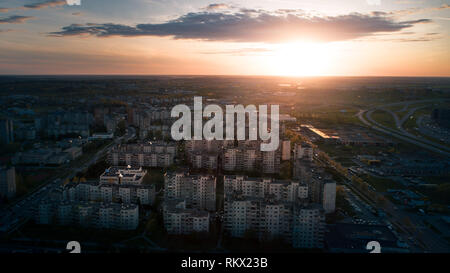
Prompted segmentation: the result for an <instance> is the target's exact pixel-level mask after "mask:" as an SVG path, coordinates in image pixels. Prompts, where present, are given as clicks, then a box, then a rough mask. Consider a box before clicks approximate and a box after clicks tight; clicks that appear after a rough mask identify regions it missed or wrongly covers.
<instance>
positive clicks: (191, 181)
mask: <svg viewBox="0 0 450 273" xmlns="http://www.w3.org/2000/svg"><path fill="white" fill-rule="evenodd" d="M164 194H165V196H164V200H165V201H170V200H185V201H186V205H187V206H188V207H193V208H196V209H200V210H209V211H215V210H216V178H215V177H214V176H211V175H190V174H189V173H186V172H172V173H166V174H165V176H164Z"/></svg>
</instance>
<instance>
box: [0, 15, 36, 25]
mask: <svg viewBox="0 0 450 273" xmlns="http://www.w3.org/2000/svg"><path fill="white" fill-rule="evenodd" d="M32 18H34V17H32V16H20V15H12V16H9V17H4V18H0V24H22V23H25V22H26V21H27V20H30V19H32Z"/></svg>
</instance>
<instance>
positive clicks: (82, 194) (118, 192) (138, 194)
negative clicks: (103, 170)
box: [62, 182, 156, 205]
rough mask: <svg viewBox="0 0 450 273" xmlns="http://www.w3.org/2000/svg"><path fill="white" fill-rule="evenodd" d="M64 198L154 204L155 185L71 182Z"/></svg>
mask: <svg viewBox="0 0 450 273" xmlns="http://www.w3.org/2000/svg"><path fill="white" fill-rule="evenodd" d="M62 195H63V197H62V200H66V201H99V202H106V203H109V202H115V201H120V202H121V203H125V204H142V205H153V204H154V202H155V198H156V190H155V185H117V184H100V183H98V182H85V183H73V184H72V183H71V184H69V185H66V186H65V187H64V188H63V194H62Z"/></svg>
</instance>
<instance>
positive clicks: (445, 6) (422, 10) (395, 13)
mask: <svg viewBox="0 0 450 273" xmlns="http://www.w3.org/2000/svg"><path fill="white" fill-rule="evenodd" d="M449 8H450V5H449V4H443V5H441V6H439V7H425V8H410V9H402V10H396V11H390V12H382V11H375V12H373V14H380V15H381V14H383V15H385V16H406V15H413V14H421V13H425V12H433V11H440V10H446V9H449Z"/></svg>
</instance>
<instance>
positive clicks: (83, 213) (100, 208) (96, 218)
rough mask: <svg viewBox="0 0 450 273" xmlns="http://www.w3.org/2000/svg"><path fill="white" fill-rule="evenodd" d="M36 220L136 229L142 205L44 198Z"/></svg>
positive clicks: (81, 225)
mask: <svg viewBox="0 0 450 273" xmlns="http://www.w3.org/2000/svg"><path fill="white" fill-rule="evenodd" d="M35 221H36V223H37V224H40V225H49V224H57V225H64V226H66V225H75V226H80V227H89V228H99V229H119V230H135V229H136V228H137V227H138V225H139V207H138V206H137V205H135V204H117V203H99V202H67V201H63V202H48V201H44V202H42V203H41V204H39V206H38V208H37V212H36V213H35Z"/></svg>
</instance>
